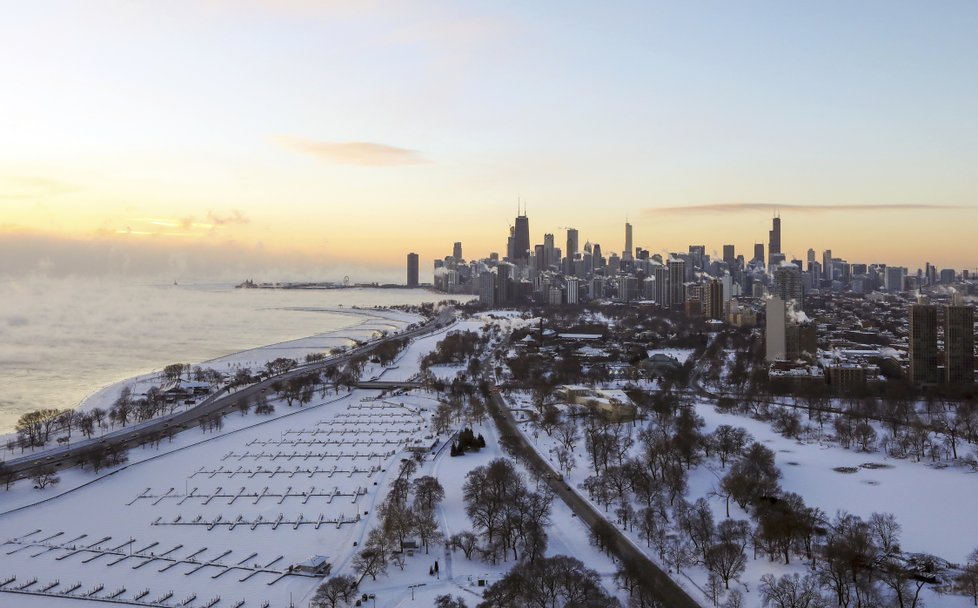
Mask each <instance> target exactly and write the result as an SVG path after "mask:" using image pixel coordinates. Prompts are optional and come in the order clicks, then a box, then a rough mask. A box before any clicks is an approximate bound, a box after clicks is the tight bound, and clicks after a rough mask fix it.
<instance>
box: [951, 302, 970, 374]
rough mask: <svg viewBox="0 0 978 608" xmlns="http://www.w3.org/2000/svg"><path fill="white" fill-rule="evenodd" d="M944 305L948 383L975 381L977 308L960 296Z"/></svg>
mask: <svg viewBox="0 0 978 608" xmlns="http://www.w3.org/2000/svg"><path fill="white" fill-rule="evenodd" d="M955 299H956V300H958V301H957V302H954V303H952V304H950V305H948V306H945V307H944V373H945V376H946V380H947V383H948V384H971V383H972V382H974V381H975V309H974V307H972V306H965V305H964V304H963V303H962V302H961V301H960V299H959V298H955Z"/></svg>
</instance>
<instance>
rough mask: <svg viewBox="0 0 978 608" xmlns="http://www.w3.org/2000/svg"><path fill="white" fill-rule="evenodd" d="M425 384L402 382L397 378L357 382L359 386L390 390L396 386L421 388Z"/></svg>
mask: <svg viewBox="0 0 978 608" xmlns="http://www.w3.org/2000/svg"><path fill="white" fill-rule="evenodd" d="M423 386H424V384H422V383H421V382H410V381H405V382H400V381H397V380H391V381H385V380H367V381H366V382H358V383H357V384H356V387H357V388H367V389H379V390H389V389H396V388H403V389H405V390H411V389H415V388H421V387H423Z"/></svg>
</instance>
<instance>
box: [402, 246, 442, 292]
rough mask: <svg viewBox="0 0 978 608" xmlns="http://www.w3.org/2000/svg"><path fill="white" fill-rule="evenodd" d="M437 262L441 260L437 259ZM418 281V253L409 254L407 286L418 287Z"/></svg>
mask: <svg viewBox="0 0 978 608" xmlns="http://www.w3.org/2000/svg"><path fill="white" fill-rule="evenodd" d="M435 261H436V262H438V261H440V260H435ZM418 285H419V282H418V254H416V253H409V254H407V286H408V287H417V286H418Z"/></svg>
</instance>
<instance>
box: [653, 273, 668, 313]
mask: <svg viewBox="0 0 978 608" xmlns="http://www.w3.org/2000/svg"><path fill="white" fill-rule="evenodd" d="M654 274H655V302H656V304H658V305H659V307H660V308H669V305H670V304H671V299H670V297H669V295H670V293H671V292H670V291H669V267H668V266H663V265H659V266H656V267H655V271H654Z"/></svg>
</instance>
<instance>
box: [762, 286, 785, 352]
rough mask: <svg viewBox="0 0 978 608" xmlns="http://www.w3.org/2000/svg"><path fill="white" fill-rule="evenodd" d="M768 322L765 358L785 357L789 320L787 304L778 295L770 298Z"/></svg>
mask: <svg viewBox="0 0 978 608" xmlns="http://www.w3.org/2000/svg"><path fill="white" fill-rule="evenodd" d="M766 310H767V324H766V326H765V328H766V329H765V332H764V344H765V358H766V359H767V360H768V361H777V360H779V359H784V358H785V356H786V355H787V352H788V345H787V337H786V335H785V334H786V332H785V328H786V326H787V322H788V318H787V317H788V315H787V310H788V309H787V304H786V303H785V301H784V300H782V299H781V298H779V297H778V296H774V297H771V298H768V300H767V304H766Z"/></svg>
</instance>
